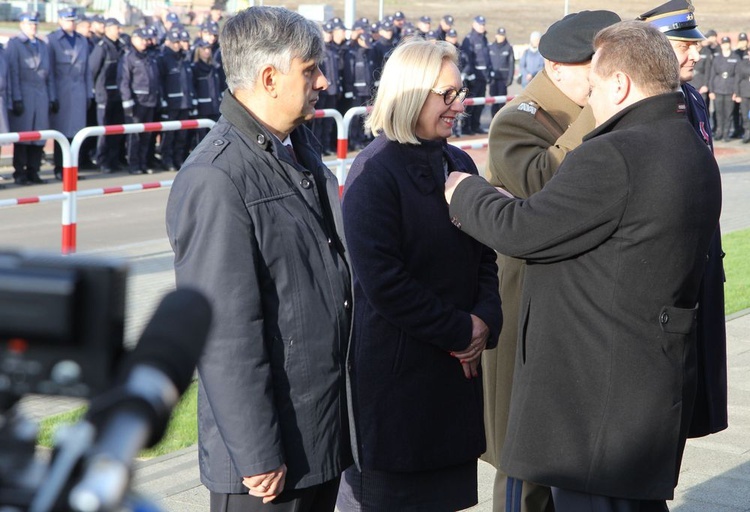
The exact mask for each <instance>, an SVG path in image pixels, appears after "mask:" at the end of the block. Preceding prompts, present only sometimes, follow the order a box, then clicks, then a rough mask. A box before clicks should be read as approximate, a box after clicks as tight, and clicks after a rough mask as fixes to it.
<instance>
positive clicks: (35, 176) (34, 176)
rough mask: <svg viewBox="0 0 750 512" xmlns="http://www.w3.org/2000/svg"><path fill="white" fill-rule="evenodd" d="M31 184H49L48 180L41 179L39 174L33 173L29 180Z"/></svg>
mask: <svg viewBox="0 0 750 512" xmlns="http://www.w3.org/2000/svg"><path fill="white" fill-rule="evenodd" d="M28 180H29V182H30V183H33V184H35V185H42V184H44V183H47V180H43V179H42V178H40V177H39V175H38V174H37V173H32V174H31V176H29V178H28Z"/></svg>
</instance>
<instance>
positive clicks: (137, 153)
mask: <svg viewBox="0 0 750 512" xmlns="http://www.w3.org/2000/svg"><path fill="white" fill-rule="evenodd" d="M155 111H156V107H146V106H143V105H140V104H138V103H136V104H135V106H134V107H133V117H132V118H131V119H126V121H127V122H128V123H151V122H153V121H154V112H155ZM151 137H152V135H151V132H144V133H131V134H130V135H128V166H129V167H130V170H131V171H138V170H139V171H145V170H146V169H147V168H148V162H147V158H146V155H147V154H148V144H149V141H150V140H151Z"/></svg>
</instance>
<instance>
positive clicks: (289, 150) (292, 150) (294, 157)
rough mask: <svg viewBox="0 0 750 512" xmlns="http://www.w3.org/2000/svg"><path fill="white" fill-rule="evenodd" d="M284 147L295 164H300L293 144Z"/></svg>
mask: <svg viewBox="0 0 750 512" xmlns="http://www.w3.org/2000/svg"><path fill="white" fill-rule="evenodd" d="M284 147H285V148H286V150H287V151H288V152H289V156H291V157H292V160H293V161H294V163H295V164H298V163H299V161H298V160H297V155H296V154H295V153H294V148H293V147H292V145H291V144H285V145H284Z"/></svg>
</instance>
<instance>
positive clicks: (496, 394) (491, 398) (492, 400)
mask: <svg viewBox="0 0 750 512" xmlns="http://www.w3.org/2000/svg"><path fill="white" fill-rule="evenodd" d="M619 20H620V18H619V16H617V15H616V14H615V13H613V12H610V11H582V12H579V13H575V14H570V15H568V16H566V17H565V18H563V19H562V20H559V21H557V22H556V23H554V24H552V26H550V27H549V29H548V30H547V32H546V33H545V34H544V36H543V37H542V38H541V41H540V43H539V51H540V52H541V54H542V56H543V57H544V69H543V70H542V71H541V72H539V73H538V74H537V75H536V76H535V77H534V78H533V79H532V80H531V81H530V82H529V84H528V86H527V87H526V88H525V89H524V90H523V91H522V92H521V93H520V94H519V95H518V96H516V97H515V98H514V99H513V100H512V101H510V102H509V103H508V104H507V105H506V106H505V107H504V108H503V109H502V110H500V111H499V112H498V113H497V115H496V116H495V117H494V119H493V120H492V124H491V125H490V134H489V152H488V159H487V170H488V173H489V175H490V178H489V180H490V182H491V183H493V184H494V185H496V186H502V187H504V188H506V189H507V190H508V191H510V192H511V193H512V194H513V195H514V196H516V197H519V198H527V197H529V196H531V195H532V194H534V193H536V192H538V191H539V190H541V189H542V187H543V186H544V185H545V184H546V183H547V182H548V181H549V180H550V179H551V178H552V175H553V174H554V173H555V172H556V171H557V168H558V167H559V166H560V164H561V163H562V161H563V159H564V158H565V156H566V155H567V154H568V153H569V152H570V151H572V150H573V149H574V148H576V147H578V146H579V145H580V144H581V141H582V139H583V136H584V135H585V134H587V133H588V132H590V131H591V130H592V129H593V128H594V125H595V122H594V117H593V114H592V112H591V109H590V107H585V108H584V106H585V105H587V102H588V92H589V81H588V72H589V69H590V61H591V57H592V56H593V54H594V49H593V40H594V35H595V34H596V33H597V32H598V31H599V30H601V29H602V28H604V27H607V26H609V25H612V24H614V23H616V22H618V21H619ZM497 264H498V268H499V272H500V275H501V279H500V297H501V298H502V304H503V317H504V318H505V322H504V325H503V330H502V332H501V333H500V339H499V343H498V347H497V348H496V349H494V350H490V351H486V352H485V354H484V356H483V359H482V368H483V369H484V377H483V379H484V386H485V387H484V390H485V418H486V422H485V426H486V432H487V452H486V453H485V455H484V456H483V458H484V459H485V460H486V461H487V462H490V463H491V464H492V465H494V466H495V467H499V465H500V454H501V451H502V449H503V444H504V442H505V438H506V428H507V423H508V413H509V408H510V396H511V388H512V384H513V372H514V361H515V358H516V340H517V338H518V316H519V306H520V302H521V289H522V286H523V279H524V272H525V265H524V262H523V261H522V260H518V259H514V258H510V257H507V256H503V255H498V260H497ZM506 495H507V496H514V497H515V498H514V499H513V501H512V502H509V503H508V504H509V505H512V507H515V508H512V509H511V508H509V509H508V510H513V511H523V512H543V511H545V510H547V507H550V506H551V498H550V490H549V488H548V487H542V486H538V485H536V484H533V483H530V482H523V481H521V480H518V479H515V478H508V479H507V482H506V475H505V474H504V473H503V472H502V471H501V470H498V472H497V476H496V478H495V488H494V493H493V510H495V511H498V512H500V511H504V510H506V509H505V505H506Z"/></svg>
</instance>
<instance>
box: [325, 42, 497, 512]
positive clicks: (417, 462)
mask: <svg viewBox="0 0 750 512" xmlns="http://www.w3.org/2000/svg"><path fill="white" fill-rule="evenodd" d="M456 62H457V50H456V48H455V47H454V46H453V45H452V44H450V43H445V42H442V41H440V42H437V43H435V42H427V41H424V40H421V39H412V40H410V41H407V42H403V43H402V44H401V45H399V46H398V47H397V48H396V50H395V51H394V52H393V54H392V56H391V57H390V58H389V59H388V62H387V63H386V65H385V68H384V70H383V75H382V78H381V81H380V87H379V89H378V93H377V97H376V99H375V103H374V106H373V110H372V113H371V114H370V116H369V118H368V119H367V121H366V126H367V128H368V129H369V130H370V131H371V132H372V133H373V134H374V135H376V138H375V140H374V141H373V142H372V143H370V145H369V146H367V148H365V149H364V150H363V151H362V152H361V153H360V154H359V155H358V156H357V158H356V160H355V161H354V163H353V165H352V168H351V171H350V173H349V176H348V178H347V181H346V188H345V191H344V204H343V210H344V230H345V233H346V238H347V243H348V247H349V255H350V259H351V264H352V270H353V278H354V280H353V282H354V297H355V299H354V303H355V307H354V328H353V337H352V346H351V349H350V353H349V358H350V360H349V363H350V367H351V375H350V377H351V384H352V392H353V393H352V402H353V407H352V413H353V419H354V428H353V430H352V432H353V436H352V438H353V448H354V450H355V451H356V459H357V460H358V466H356V467H354V466H353V467H351V468H349V469H347V470H346V472H345V473H344V475H343V477H342V482H341V487H340V490H339V498H338V503H337V506H338V508H339V510H341V511H342V512H351V511H359V510H365V511H369V510H399V511H417V510H425V511H428V510H429V511H431V512H436V511H437V512H439V511H453V510H459V509H463V508H467V507H470V506H472V505H474V504H476V503H477V473H476V471H477V458H478V457H479V455H480V454H481V453H482V452H483V451H484V449H485V438H484V426H483V411H482V379H481V368H480V366H479V361H480V357H481V354H482V351H483V350H484V349H485V348H487V347H489V346H491V345H493V344H494V343H496V341H497V336H498V333H499V331H500V326H501V323H502V316H501V311H500V298H499V296H498V281H497V267H496V266H495V253H494V252H493V251H492V250H490V249H488V248H487V247H485V246H484V245H482V244H480V243H477V242H476V241H474V240H472V239H471V238H470V237H469V236H467V235H465V234H464V233H462V232H461V230H459V229H458V228H457V227H456V226H454V225H453V224H451V221H450V218H449V216H448V209H447V206H446V204H445V200H444V198H443V190H444V184H445V180H446V177H447V175H448V173H450V172H452V171H454V170H455V171H464V172H470V173H475V174H476V173H477V169H476V166H475V165H474V162H472V160H471V158H470V157H469V156H468V155H467V154H466V153H464V152H463V151H461V150H459V149H457V148H455V147H453V146H450V145H448V144H447V142H446V139H447V138H448V137H450V135H451V130H452V128H453V126H454V124H455V123H456V122H458V120H459V118H460V117H461V115H462V114H463V112H464V107H463V100H464V98H465V97H466V89H465V88H463V85H462V83H461V74H460V72H459V70H458V67H457V66H456Z"/></svg>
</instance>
